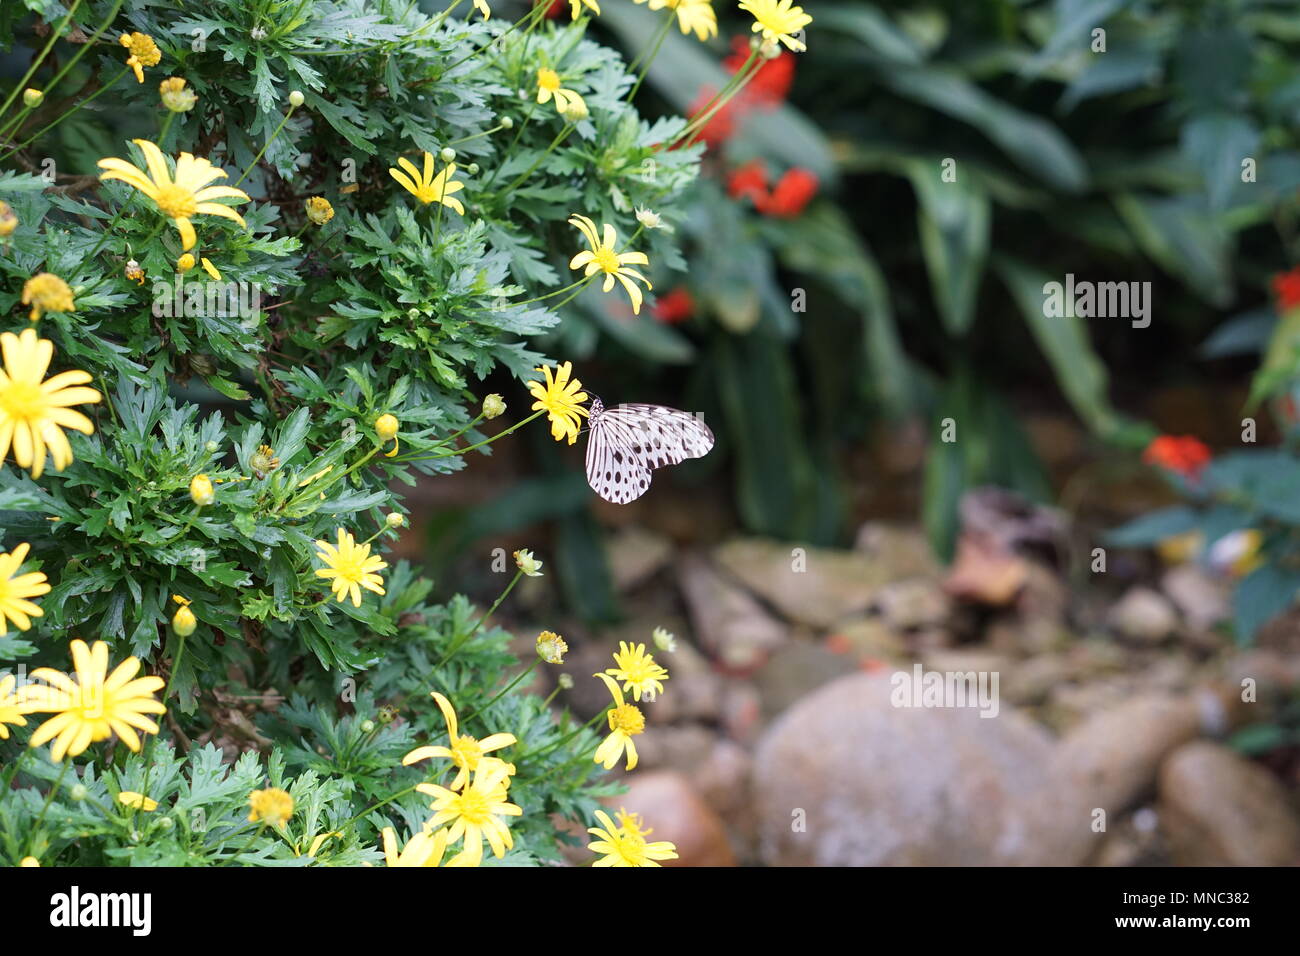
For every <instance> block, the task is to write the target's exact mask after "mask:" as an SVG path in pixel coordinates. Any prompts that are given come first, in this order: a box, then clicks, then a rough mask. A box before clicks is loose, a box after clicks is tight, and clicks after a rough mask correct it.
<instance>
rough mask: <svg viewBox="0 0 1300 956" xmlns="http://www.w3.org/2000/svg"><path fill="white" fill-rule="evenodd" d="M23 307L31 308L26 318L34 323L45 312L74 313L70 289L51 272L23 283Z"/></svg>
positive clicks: (38, 275) (37, 275)
mask: <svg viewBox="0 0 1300 956" xmlns="http://www.w3.org/2000/svg"><path fill="white" fill-rule="evenodd" d="M22 302H23V305H30V306H31V307H32V311H31V314H30V315H28V316H27V317H28V318H29V319H31V320H32V321H33V322H35V321H36V320H37V319H39V318H40V317H41V316H42V315H44V314H45V313H46V312H75V311H77V306H76V303H74V302H73V301H72V289H71V288H70V287H69V286H68V284H67V283H66V282H64V281H63V280H62V279H60V278H59V277H58V276H56V275H55V274H54V273H52V272H40V273H37V274H36V275H34V276H32V277H31V278H30V279H28V280H27V281H26V282H24V283H23V298H22Z"/></svg>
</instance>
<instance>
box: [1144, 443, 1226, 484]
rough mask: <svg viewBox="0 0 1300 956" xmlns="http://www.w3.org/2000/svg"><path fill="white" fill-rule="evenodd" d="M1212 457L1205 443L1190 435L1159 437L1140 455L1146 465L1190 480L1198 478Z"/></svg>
mask: <svg viewBox="0 0 1300 956" xmlns="http://www.w3.org/2000/svg"><path fill="white" fill-rule="evenodd" d="M1213 457H1214V456H1213V453H1212V452H1211V451H1210V449H1209V447H1208V446H1207V445H1206V444H1205V442H1203V441H1201V440H1200V439H1199V438H1194V437H1192V436H1191V435H1160V436H1159V437H1157V438H1154V439H1152V441H1151V444H1149V445H1147V450H1146V451H1145V452H1143V453H1142V460H1143V461H1144V462H1146V463H1147V464H1148V465H1157V466H1158V467H1160V468H1164V469H1167V470H1168V471H1172V472H1175V473H1177V474H1180V475H1182V476H1183V477H1184V478H1188V479H1191V480H1195V479H1196V478H1199V477H1200V474H1201V472H1202V471H1203V470H1204V468H1205V466H1206V465H1208V464H1209V463H1210V459H1211V458H1213Z"/></svg>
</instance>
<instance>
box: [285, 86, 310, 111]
mask: <svg viewBox="0 0 1300 956" xmlns="http://www.w3.org/2000/svg"><path fill="white" fill-rule="evenodd" d="M305 102H307V97H305V96H303V95H302V90H294V91H293V92H291V93H290V94H289V105H290V106H292V107H294V108H295V109H296V108H298V107H299V106H302V104H303V103H305Z"/></svg>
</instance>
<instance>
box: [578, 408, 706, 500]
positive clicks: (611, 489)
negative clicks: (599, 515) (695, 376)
mask: <svg viewBox="0 0 1300 956" xmlns="http://www.w3.org/2000/svg"><path fill="white" fill-rule="evenodd" d="M587 423H588V428H589V430H590V434H589V435H588V436H587V484H589V485H591V489H592V491H594V492H596V494H598V495H600V496H601V497H602V498H604V499H605V500H606V501H612V502H614V503H615V504H619V505H625V504H627V503H628V502H629V501H634V500H636V499H637V498H640V497H641V496H642V495H643V494H645V493H646V490H647V489H648V488H649V487H650V473H651V471H652V470H654V469H655V468H661V467H663V466H664V465H676V464H679V463H681V462H683V461H685V460H686V459H687V458H703V457H704V456H705V455H707V454H708V453H709V452H710V451H712V450H713V432H711V431H709V429H708V427H707V426H706V425H705V424H704V423H703V422H702V421H700V420H699V419H698V418H696V417H695V416H694V415H692V414H690V413H689V412H682V411H678V410H677V409H675V408H667V407H665V406H663V405H617V406H614V407H612V408H606V407H605V403H604V402H602V401H601V400H600V399H599V398H595V397H594V396H593V397H592V400H591V406H590V408H589V409H588V414H587Z"/></svg>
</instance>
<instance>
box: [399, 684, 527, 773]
mask: <svg viewBox="0 0 1300 956" xmlns="http://www.w3.org/2000/svg"><path fill="white" fill-rule="evenodd" d="M430 696H431V697H433V699H434V700H435V701H437V702H438V709H439V710H441V711H442V717H443V720H445V721H446V722H447V742H448V743H449V744H450V745H451V746H450V747H416V748H415V749H414V750H412V751H411V752H410V753H409V754H407V755H406V756H405V757H403V758H402V766H403V767H409V766H410V765H411V764H413V763H419V762H420V761H421V760H427V759H429V758H430V757H448V758H450V759H451V762H452V763H453V764H455V765H456V767H457V768H459V772H458V773H457V774H456V779H455V780H453V781H452V782H451V789H452V790H459V789H460V788H461V787H463V786H465V783H466V782H467V781H468V780H469V775H470V774H471V773H473V772H474V771H476V770H478V768H479V764H480V763H481V762H482V761H483V759H484V757H483V755H484V754H489V753H491V752H492V751H494V750H500V749H501V748H502V747H510V746H513V745H514V744H516V743H518V740H517V739H516V737H515V735H514V734H491V735H489V736H487V737H484V738H483V739H482V740H475V739H474V738H473V737H470V736H469V735H465V736H461V735H460V734H459V732H458V731H459V729H460V728H459V725H458V723H457V721H456V709H455V708H454V707H452V706H451V701H449V700H448V699H447V698H446V697H444V696H442V694H439V693H438V692H437V691H436V690H435V691H434V692H433V693H432V694H431V695H430Z"/></svg>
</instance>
